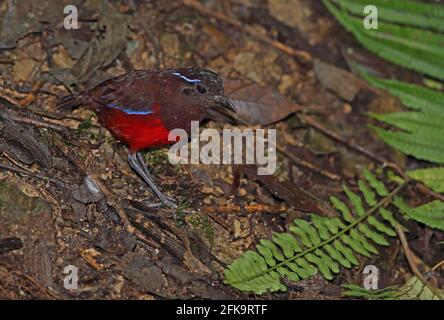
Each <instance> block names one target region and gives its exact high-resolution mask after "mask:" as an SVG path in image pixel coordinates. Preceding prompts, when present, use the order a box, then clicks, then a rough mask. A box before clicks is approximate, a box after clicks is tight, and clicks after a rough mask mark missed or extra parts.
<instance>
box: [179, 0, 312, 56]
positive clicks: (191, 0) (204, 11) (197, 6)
mask: <svg viewBox="0 0 444 320" xmlns="http://www.w3.org/2000/svg"><path fill="white" fill-rule="evenodd" d="M183 4H184V5H186V6H188V7H190V8H193V9H194V10H196V11H198V12H199V13H200V14H201V15H204V16H207V17H212V18H215V19H217V20H219V21H222V22H225V23H227V24H229V25H231V26H232V27H235V28H236V29H238V30H240V31H242V32H246V33H248V34H249V35H250V36H253V37H254V38H257V39H259V40H261V41H262V42H265V43H267V44H269V45H271V46H272V47H274V48H276V49H278V50H280V51H282V52H284V53H286V54H288V55H289V56H292V57H295V58H297V59H299V60H300V61H301V62H310V61H311V60H312V57H311V55H310V54H309V53H308V52H306V51H302V50H296V49H294V48H292V47H289V46H287V45H286V44H283V43H282V42H279V41H276V40H272V39H270V38H269V37H267V36H266V35H263V34H262V33H259V32H258V31H256V30H255V29H253V28H252V27H251V26H248V25H247V26H245V25H242V23H241V22H240V21H239V20H236V19H233V18H230V17H228V16H227V15H225V14H223V13H222V12H217V11H214V10H211V9H208V8H207V7H205V6H204V5H202V4H201V3H200V2H198V1H196V0H183Z"/></svg>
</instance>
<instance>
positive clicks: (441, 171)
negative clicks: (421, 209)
mask: <svg viewBox="0 0 444 320" xmlns="http://www.w3.org/2000/svg"><path fill="white" fill-rule="evenodd" d="M407 174H408V176H409V177H410V178H412V179H415V180H418V181H421V182H422V183H424V184H425V185H426V186H427V187H429V188H430V189H432V190H433V191H435V192H444V168H427V169H417V170H412V171H409V172H407Z"/></svg>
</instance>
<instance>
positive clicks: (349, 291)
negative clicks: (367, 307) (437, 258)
mask: <svg viewBox="0 0 444 320" xmlns="http://www.w3.org/2000/svg"><path fill="white" fill-rule="evenodd" d="M342 287H343V288H345V289H346V290H345V291H344V292H343V295H344V296H347V297H353V298H362V299H368V300H443V299H444V290H441V289H437V288H430V287H429V285H427V284H424V283H423V282H422V281H421V280H420V279H419V278H418V277H416V276H414V277H411V278H410V279H409V280H408V281H407V282H406V283H405V284H403V285H402V286H390V287H387V288H384V289H378V290H368V289H364V288H363V287H361V286H358V285H355V284H346V285H343V286H342Z"/></svg>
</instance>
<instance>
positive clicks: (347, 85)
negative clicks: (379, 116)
mask: <svg viewBox="0 0 444 320" xmlns="http://www.w3.org/2000/svg"><path fill="white" fill-rule="evenodd" d="M314 70H315V72H316V76H317V77H318V79H319V81H320V82H321V83H322V85H323V86H324V87H326V88H327V89H330V90H331V91H333V92H334V93H336V94H337V95H338V96H339V97H341V98H342V99H344V100H346V101H349V102H352V101H353V100H354V99H355V97H356V95H357V94H358V93H359V90H360V89H361V88H362V87H363V85H364V83H363V82H362V81H361V80H359V79H358V78H357V77H356V76H355V75H354V74H352V73H350V72H348V71H345V70H343V69H341V68H338V67H336V66H334V65H332V64H329V63H325V62H322V61H320V60H315V63H314Z"/></svg>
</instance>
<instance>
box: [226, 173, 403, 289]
mask: <svg viewBox="0 0 444 320" xmlns="http://www.w3.org/2000/svg"><path fill="white" fill-rule="evenodd" d="M364 178H365V179H363V180H360V181H359V182H358V187H359V191H360V193H359V194H358V193H356V192H355V191H353V190H352V189H351V188H350V187H348V186H346V185H344V186H343V189H344V193H345V196H346V198H347V202H345V201H343V200H341V199H339V198H338V197H333V196H332V197H331V198H330V200H331V202H332V205H333V206H334V207H335V208H336V209H337V210H338V212H340V213H341V216H342V218H337V217H335V218H329V217H323V216H319V215H315V214H312V215H311V216H310V222H308V221H306V220H303V219H295V220H294V221H293V223H292V224H291V225H290V226H289V228H288V229H289V233H275V234H274V235H273V237H272V239H271V240H261V241H260V243H259V244H258V245H257V246H256V251H247V252H245V253H244V254H243V255H242V256H241V257H239V258H238V259H236V260H235V261H234V262H233V263H232V264H230V265H229V266H228V267H227V269H226V270H225V283H227V284H229V285H231V286H233V287H235V288H237V289H239V290H240V291H244V292H254V293H256V294H263V293H266V292H274V291H284V290H286V287H285V285H284V284H283V283H282V278H287V279H288V280H291V281H298V280H301V279H306V278H308V277H311V276H313V275H315V274H316V273H317V272H320V273H321V274H322V276H323V277H324V278H326V279H328V280H331V279H333V277H334V274H337V273H339V271H340V267H344V268H351V267H353V266H356V265H358V263H359V262H358V259H357V258H356V255H362V256H366V257H372V256H373V255H376V254H378V249H377V245H381V246H388V245H389V243H388V241H387V238H386V237H393V236H396V232H395V230H394V228H395V226H396V225H397V224H398V222H397V221H396V219H395V218H394V216H393V214H392V212H391V211H390V210H389V209H388V208H387V206H388V205H389V204H390V203H391V201H392V199H393V198H394V197H395V196H396V195H397V194H398V192H399V191H400V190H401V188H402V187H403V186H404V184H401V185H398V186H397V187H396V188H395V189H393V190H392V191H390V192H389V191H388V189H387V187H386V186H385V185H384V183H383V182H381V181H380V180H378V179H377V178H376V177H375V176H374V174H373V173H371V172H370V171H368V170H365V172H364ZM381 197H382V199H381Z"/></svg>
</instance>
